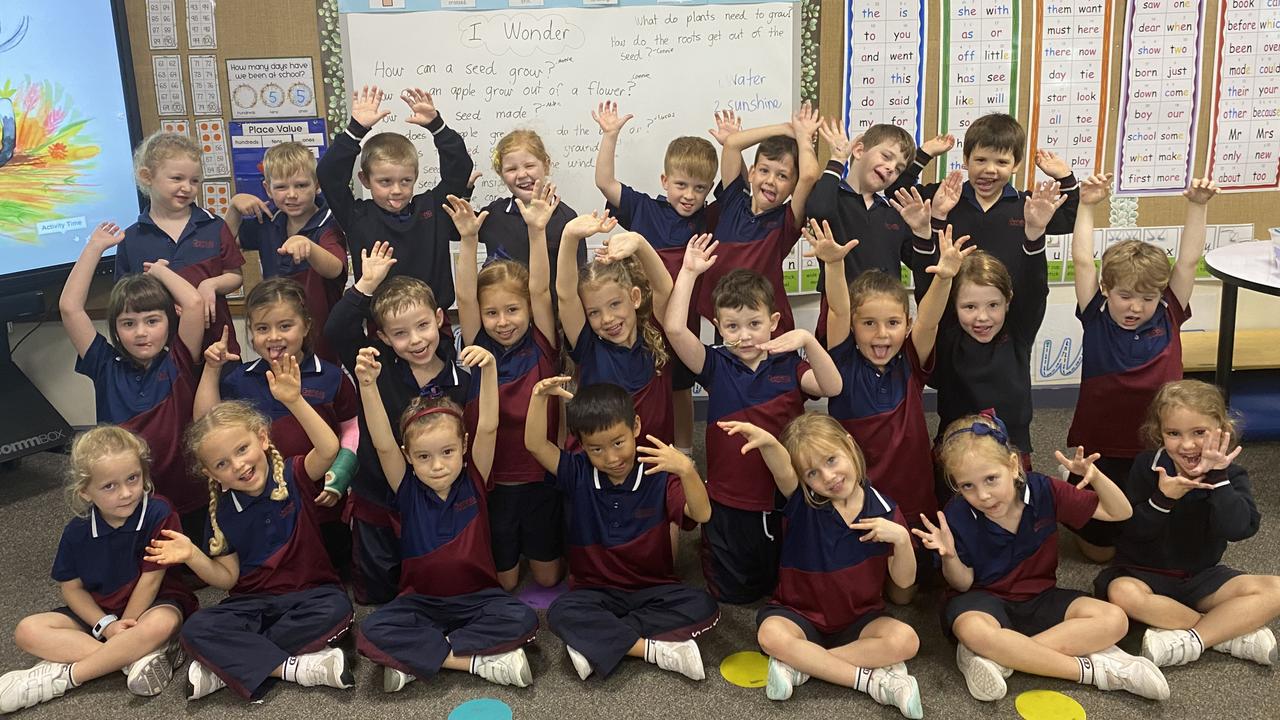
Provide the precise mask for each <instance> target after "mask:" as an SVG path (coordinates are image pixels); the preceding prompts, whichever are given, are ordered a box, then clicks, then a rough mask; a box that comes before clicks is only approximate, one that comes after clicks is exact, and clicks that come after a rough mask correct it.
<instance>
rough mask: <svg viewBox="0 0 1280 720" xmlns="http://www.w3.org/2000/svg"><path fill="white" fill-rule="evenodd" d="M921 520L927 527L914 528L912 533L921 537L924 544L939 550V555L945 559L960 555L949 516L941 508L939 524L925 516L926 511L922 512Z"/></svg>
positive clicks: (931, 548) (936, 550)
mask: <svg viewBox="0 0 1280 720" xmlns="http://www.w3.org/2000/svg"><path fill="white" fill-rule="evenodd" d="M920 522H922V523H924V527H925V529H924V530H920V529H918V528H912V529H911V534H912V535H915V536H916V537H918V538H920V543H921V544H922V545H924V546H925V547H926V548H928V549H930V550H933V551H935V552H937V553H938V557H940V558H942V559H944V560H945V559H947V558H948V557H959V556H957V555H956V539H955V537H954V536H953V535H952V534H951V528H950V527H949V526H948V525H947V516H946V515H945V514H943V512H942V511H941V510H939V511H938V524H937V525H934V524H933V523H931V522H929V518H927V517H925V515H924V513H921V514H920Z"/></svg>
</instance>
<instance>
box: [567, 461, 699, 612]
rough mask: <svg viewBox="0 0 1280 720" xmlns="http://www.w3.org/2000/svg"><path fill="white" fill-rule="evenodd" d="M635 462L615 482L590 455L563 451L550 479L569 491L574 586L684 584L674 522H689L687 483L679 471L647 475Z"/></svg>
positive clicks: (628, 587)
mask: <svg viewBox="0 0 1280 720" xmlns="http://www.w3.org/2000/svg"><path fill="white" fill-rule="evenodd" d="M646 469H647V468H646V467H645V465H644V464H643V463H636V465H635V467H633V468H632V469H631V471H630V472H629V473H628V474H627V477H626V480H625V481H623V482H622V484H620V485H614V484H613V482H612V481H611V480H610V479H609V477H608V475H606V474H604V473H602V472H600V471H599V470H596V468H595V467H594V466H592V464H591V461H590V460H589V459H588V458H587V456H586V454H585V453H568V452H565V451H561V452H560V465H559V467H558V468H557V470H556V474H555V476H554V477H549V478H548V482H552V483H554V484H555V486H556V487H557V488H559V489H560V491H561V492H562V493H564V498H565V500H564V502H565V508H566V510H567V512H566V523H567V526H568V536H567V538H566V545H567V546H568V558H569V586H570V588H571V589H574V590H577V589H579V588H592V587H604V588H617V589H620V590H642V589H644V588H650V587H655V586H657V585H670V584H674V583H677V582H679V579H677V578H676V574H675V567H674V565H673V563H672V559H671V534H670V531H669V530H668V529H667V527H668V525H670V524H671V523H682V524H683V523H684V521H685V515H684V506H685V496H684V486H683V485H681V484H680V478H679V476H677V475H671V474H668V473H665V472H660V473H655V474H653V475H645V474H644V473H645V470H646Z"/></svg>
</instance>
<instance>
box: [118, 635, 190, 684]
mask: <svg viewBox="0 0 1280 720" xmlns="http://www.w3.org/2000/svg"><path fill="white" fill-rule="evenodd" d="M185 659H186V655H185V654H184V653H183V652H182V644H181V643H179V642H178V640H177V638H174V639H173V640H170V641H169V644H168V645H166V646H164V647H162V648H160V649H159V650H156V651H155V652H153V653H149V654H147V655H143V656H142V657H140V658H138V659H137V660H135V661H134V662H133V663H132V664H131V665H129V668H128V671H127V672H126V675H127V676H128V678H129V679H128V680H127V681H126V684H127V685H128V687H129V692H131V693H133V694H134V695H141V696H142V697H152V696H154V695H159V694H160V693H161V692H162V691H163V690H164V689H165V688H166V687H168V685H169V681H170V680H172V679H173V669H174V668H176V667H178V666H179V665H181V664H182V661H183V660H185Z"/></svg>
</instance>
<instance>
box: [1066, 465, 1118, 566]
mask: <svg viewBox="0 0 1280 720" xmlns="http://www.w3.org/2000/svg"><path fill="white" fill-rule="evenodd" d="M1093 465H1094V467H1096V468H1098V469H1099V470H1101V471H1102V474H1103V475H1106V476H1107V477H1108V478H1110V479H1111V482H1114V483H1115V484H1116V485H1117V486H1119V487H1120V489H1121V490H1124V489H1125V486H1126V485H1127V484H1128V482H1129V470H1130V469H1131V468H1132V467H1133V458H1118V457H1100V458H1098V459H1097V460H1096V461H1095V462H1094V463H1093ZM1082 479H1083V478H1081V477H1080V476H1079V475H1071V476H1070V477H1069V478H1068V479H1067V482H1070V483H1071V484H1072V485H1079V484H1080V481H1081V480H1082ZM1085 489H1086V490H1089V491H1092V490H1093V488H1092V487H1086V488H1085ZM1123 527H1124V523H1123V522H1107V521H1105V520H1093V519H1090V520H1089V522H1087V523H1085V524H1084V527H1082V528H1080V529H1079V530H1076V531H1075V534H1076V537H1079V538H1080V539H1081V540H1084V541H1085V542H1087V543H1089V544H1090V545H1097V546H1098V547H1115V545H1116V540H1118V539H1119V538H1120V529H1121V528H1123Z"/></svg>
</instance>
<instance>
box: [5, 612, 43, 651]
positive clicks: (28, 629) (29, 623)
mask: <svg viewBox="0 0 1280 720" xmlns="http://www.w3.org/2000/svg"><path fill="white" fill-rule="evenodd" d="M43 630H44V624H43V623H41V622H39V621H38V620H37V619H36V616H35V615H28V616H27V617H24V618H22V620H19V621H18V626H17V627H16V628H14V629H13V642H14V644H15V645H17V646H18V647H19V648H21V649H22V650H23V651H24V652H31V648H32V647H33V646H34V645H35V644H36V643H37V642H39V638H40V635H41V633H42V632H43Z"/></svg>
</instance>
